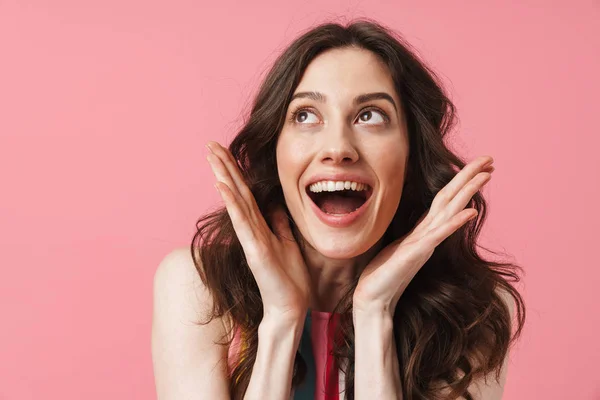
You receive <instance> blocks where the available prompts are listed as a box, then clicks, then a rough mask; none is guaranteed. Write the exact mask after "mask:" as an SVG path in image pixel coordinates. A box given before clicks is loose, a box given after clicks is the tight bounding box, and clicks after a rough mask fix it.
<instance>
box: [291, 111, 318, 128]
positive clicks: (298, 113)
mask: <svg viewBox="0 0 600 400" xmlns="http://www.w3.org/2000/svg"><path fill="white" fill-rule="evenodd" d="M308 114H312V115H315V113H313V112H312V111H310V110H308V109H306V108H300V109H298V110H295V111H294V112H292V115H291V116H290V121H291V122H292V123H299V124H302V123H305V122H306V120H307V119H308V117H307V116H306V115H308ZM298 116H300V118H301V121H298V120H297V117H298ZM316 122H318V121H315V122H310V121H309V122H307V123H309V124H310V123H313V124H314V123H316Z"/></svg>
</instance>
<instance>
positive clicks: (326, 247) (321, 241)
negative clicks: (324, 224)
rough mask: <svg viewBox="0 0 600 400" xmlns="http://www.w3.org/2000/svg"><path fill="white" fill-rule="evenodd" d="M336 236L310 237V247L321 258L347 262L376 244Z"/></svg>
mask: <svg viewBox="0 0 600 400" xmlns="http://www.w3.org/2000/svg"><path fill="white" fill-rule="evenodd" d="M336 236H337V237H336ZM336 236H332V235H327V236H320V235H315V236H312V239H313V240H312V241H311V242H312V243H311V247H313V248H314V250H315V251H317V252H318V253H319V254H321V255H322V256H323V257H327V258H331V259H336V260H347V259H351V258H355V257H358V256H360V255H362V254H364V253H366V252H367V251H369V249H370V248H371V247H373V245H374V244H375V243H376V240H375V241H374V240H367V239H360V238H357V237H356V236H353V237H346V236H345V235H336Z"/></svg>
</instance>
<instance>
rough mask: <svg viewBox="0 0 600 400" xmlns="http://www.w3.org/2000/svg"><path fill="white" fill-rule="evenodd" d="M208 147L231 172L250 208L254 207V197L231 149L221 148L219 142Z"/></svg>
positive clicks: (209, 144) (237, 187)
mask: <svg viewBox="0 0 600 400" xmlns="http://www.w3.org/2000/svg"><path fill="white" fill-rule="evenodd" d="M207 147H208V148H209V150H210V151H212V152H213V154H215V155H216V156H218V157H219V159H220V160H221V162H222V163H223V165H225V168H226V169H227V171H228V172H229V175H230V176H231V180H232V182H233V183H234V185H235V189H237V191H238V192H239V193H240V195H241V196H242V197H243V198H244V199H245V200H246V203H247V204H248V206H253V205H254V204H253V202H254V196H253V195H252V192H251V191H250V189H249V188H248V185H247V184H246V181H245V180H244V177H243V176H242V173H241V171H240V168H239V166H238V163H237V161H236V160H235V158H234V157H233V154H231V152H230V151H229V149H227V148H225V147H223V146H221V144H220V143H217V142H208V143H207Z"/></svg>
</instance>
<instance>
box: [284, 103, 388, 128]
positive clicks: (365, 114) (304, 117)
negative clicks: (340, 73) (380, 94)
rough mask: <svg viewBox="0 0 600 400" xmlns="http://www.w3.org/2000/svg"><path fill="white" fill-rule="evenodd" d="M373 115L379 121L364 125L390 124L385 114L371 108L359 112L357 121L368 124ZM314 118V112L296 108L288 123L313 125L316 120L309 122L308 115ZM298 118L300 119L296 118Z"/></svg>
mask: <svg viewBox="0 0 600 400" xmlns="http://www.w3.org/2000/svg"><path fill="white" fill-rule="evenodd" d="M373 113H375V114H376V115H379V120H377V118H375V122H371V123H367V124H366V125H381V124H387V123H389V122H390V118H389V117H388V116H387V114H386V113H385V112H383V111H381V110H380V109H378V108H375V107H372V108H365V109H363V110H361V112H360V114H358V120H360V121H362V122H370V121H373V115H374V114H373ZM311 114H312V115H313V116H316V114H315V113H314V112H312V111H311V110H309V109H308V108H298V109H296V110H294V111H293V112H292V114H291V116H290V122H291V123H293V124H301V125H303V124H315V123H318V122H319V121H318V119H317V120H316V121H309V119H310V117H309V116H310V115H311ZM298 117H300V118H298Z"/></svg>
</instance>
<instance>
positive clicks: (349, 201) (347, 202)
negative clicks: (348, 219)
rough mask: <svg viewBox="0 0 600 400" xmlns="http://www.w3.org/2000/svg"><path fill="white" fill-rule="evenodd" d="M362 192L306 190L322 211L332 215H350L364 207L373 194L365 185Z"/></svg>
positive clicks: (350, 190)
mask: <svg viewBox="0 0 600 400" xmlns="http://www.w3.org/2000/svg"><path fill="white" fill-rule="evenodd" d="M364 186H365V187H364V189H362V190H352V189H341V190H335V191H328V190H322V191H317V192H315V191H311V190H310V187H307V188H306V194H307V195H308V197H309V198H310V199H311V200H312V201H313V203H315V205H316V206H317V207H319V209H320V210H321V211H323V212H324V213H326V214H331V215H344V214H350V213H352V212H354V211H356V210H358V209H359V208H360V207H362V206H363V204H365V203H366V202H367V200H369V198H370V197H371V195H372V194H373V189H372V188H371V187H370V186H367V185H364Z"/></svg>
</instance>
